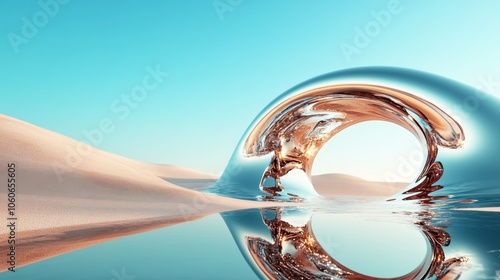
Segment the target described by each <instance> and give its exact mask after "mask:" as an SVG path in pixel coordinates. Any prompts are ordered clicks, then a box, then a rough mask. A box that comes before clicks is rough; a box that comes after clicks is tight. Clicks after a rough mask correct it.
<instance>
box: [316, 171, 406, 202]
mask: <svg viewBox="0 0 500 280" xmlns="http://www.w3.org/2000/svg"><path fill="white" fill-rule="evenodd" d="M312 182H313V185H314V187H315V188H316V191H317V192H318V193H320V194H322V195H325V196H335V197H343V196H381V197H387V196H391V195H394V194H396V193H398V192H400V191H401V190H402V189H404V188H405V187H406V186H407V185H408V183H399V182H372V181H366V180H363V179H361V178H358V177H354V176H350V175H346V174H335V173H331V174H322V175H314V176H312Z"/></svg>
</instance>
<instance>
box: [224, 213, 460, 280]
mask: <svg viewBox="0 0 500 280" xmlns="http://www.w3.org/2000/svg"><path fill="white" fill-rule="evenodd" d="M283 211H285V212H287V217H286V218H284V217H283V215H282V213H283ZM359 214H365V215H366V213H358V214H357V215H359ZM304 215H305V216H304ZM310 215H311V214H309V218H308V217H307V216H308V215H307V209H284V208H273V209H262V210H258V209H252V210H247V211H237V212H233V213H225V214H222V216H223V217H224V220H225V221H226V223H227V225H228V227H229V228H230V230H231V233H232V234H233V237H234V239H235V241H236V243H237V244H238V247H239V248H240V250H241V251H242V253H243V255H244V256H245V257H246V259H247V261H248V262H249V264H250V265H251V266H252V268H253V269H254V271H255V272H256V273H257V275H259V276H260V277H261V278H262V279H266V278H269V279H381V278H384V279H386V278H387V279H424V278H425V279H432V278H433V277H436V278H438V279H443V278H444V277H447V276H450V275H454V277H456V276H459V275H460V274H461V271H460V270H459V269H458V268H459V267H460V264H461V263H463V262H465V261H466V260H467V259H466V258H465V257H454V258H449V259H445V256H444V251H443V249H442V246H447V245H449V242H450V236H449V234H448V233H447V232H446V231H444V230H443V229H442V228H440V227H434V226H430V225H428V224H426V223H425V222H421V223H420V224H419V225H418V226H415V227H413V228H412V227H408V226H406V227H405V225H401V224H399V223H394V224H390V223H379V224H378V225H379V226H380V225H385V226H386V227H387V228H385V229H381V231H380V233H382V234H388V235H394V237H395V238H397V239H398V238H399V239H400V240H405V242H404V243H403V246H404V247H399V246H400V245H401V244H399V245H398V244H397V243H398V240H397V239H394V240H393V241H392V242H393V244H387V245H386V247H387V248H380V250H379V251H377V252H375V253H376V254H378V255H384V253H385V252H386V251H388V250H389V251H390V250H391V248H390V247H397V248H396V249H397V250H396V251H399V252H400V253H407V254H408V255H406V256H405V255H403V256H401V257H398V256H397V255H393V256H390V255H389V256H386V258H385V259H384V260H383V262H386V263H387V265H386V266H384V267H381V265H380V264H378V265H377V266H378V267H375V269H372V270H374V271H375V273H378V274H381V275H367V274H363V273H360V272H359V271H355V270H353V269H352V268H350V267H348V266H346V265H345V264H343V263H342V262H340V261H338V259H337V257H338V256H337V255H336V252H335V248H333V249H334V250H331V249H332V248H325V247H323V246H322V244H320V242H319V240H320V239H321V238H317V237H316V235H315V232H314V228H315V226H314V225H313V224H312V223H311V220H313V219H314V215H313V219H311V217H310ZM323 215H324V217H322V219H321V221H322V222H323V224H322V225H319V227H320V228H321V227H324V222H328V221H329V222H331V223H330V224H328V228H329V229H330V230H331V231H335V230H336V228H337V227H338V226H339V225H338V224H337V223H335V220H336V216H338V215H341V214H339V213H337V214H332V213H330V214H324V213H323ZM374 217H375V216H374ZM378 218H380V216H379V217H378ZM389 218H390V217H389ZM364 222H365V223H368V224H370V223H373V222H370V221H367V220H366V221H364ZM346 225H347V227H348V229H347V230H346V229H342V230H341V231H346V232H347V233H348V234H350V235H352V237H354V238H360V237H361V236H363V234H364V233H363V232H359V229H360V228H366V227H367V225H366V224H363V225H361V226H360V225H355V224H353V225H349V224H346ZM344 226H345V225H344ZM375 226H377V223H375ZM349 228H350V230H349ZM411 229H413V230H414V232H415V231H417V230H419V232H421V235H420V236H419V235H417V236H415V234H414V233H413V234H412V232H411ZM395 230H399V232H394V231H395ZM409 230H410V231H409ZM408 232H409V233H408ZM399 233H401V234H406V235H405V236H398V235H399ZM327 236H328V235H327ZM422 236H423V237H425V238H422ZM418 237H420V239H419V238H418ZM340 239H342V238H340ZM377 239H382V236H380V235H379V236H376V235H375V236H373V240H371V241H373V242H380V240H377ZM323 240H324V236H323ZM363 241H365V240H357V242H358V243H359V244H363ZM416 241H417V244H413V243H415V242H416ZM328 243H335V240H328ZM328 243H327V244H326V245H329V244H328ZM361 246H363V247H368V248H369V247H370V244H368V246H366V244H365V245H357V246H356V245H354V246H353V247H351V248H350V250H351V251H353V252H356V251H358V254H359V252H362V251H363V248H359V247H361ZM419 246H420V247H423V248H425V250H424V254H420V255H419V254H417V253H416V252H415V251H419V250H420V251H422V250H421V249H422V248H419ZM330 247H331V246H330ZM356 247H358V248H356ZM412 247H413V248H412ZM360 249H361V251H360ZM392 249H394V248H392ZM364 251H366V250H364ZM370 253H374V252H364V253H363V254H370ZM344 254H346V253H344ZM347 256H348V257H347V259H348V258H349V257H350V258H353V257H354V259H356V258H359V259H362V258H363V256H358V257H357V256H356V255H354V256H352V255H351V256H349V252H347ZM379 257H380V256H379ZM419 257H421V258H420V259H419ZM344 258H345V257H344ZM391 258H392V260H391ZM397 258H404V259H406V262H412V261H413V263H415V267H411V268H410V269H409V270H408V271H405V272H404V273H402V274H400V275H397V272H398V271H400V269H399V267H395V266H394V263H395V262H396V259H397ZM412 258H413V259H412ZM415 258H416V261H415ZM379 261H380V260H377V259H372V260H369V262H372V263H377V262H379ZM361 269H362V270H363V268H361ZM391 270H393V271H391ZM394 272H396V275H394V274H395V273H394ZM384 275H391V277H384Z"/></svg>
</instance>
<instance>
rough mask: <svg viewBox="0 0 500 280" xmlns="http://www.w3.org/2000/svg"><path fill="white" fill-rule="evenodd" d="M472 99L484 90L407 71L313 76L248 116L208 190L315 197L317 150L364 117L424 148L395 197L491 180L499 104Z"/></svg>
mask: <svg viewBox="0 0 500 280" xmlns="http://www.w3.org/2000/svg"><path fill="white" fill-rule="evenodd" d="M477 96H481V98H482V99H481V100H483V99H484V97H485V96H486V97H487V96H488V94H487V93H484V92H481V91H478V90H477V89H473V88H471V87H468V86H466V85H463V84H460V83H457V82H455V81H452V80H449V79H446V78H443V77H439V76H436V75H433V74H429V73H425V72H420V71H416V70H410V69H402V68H392V67H365V68H355V69H348V70H342V71H337V72H333V73H329V74H326V75H323V76H319V77H317V78H314V79H311V80H309V81H306V82H304V83H302V84H299V85H298V86H296V87H294V88H292V89H290V90H289V91H287V92H285V93H283V94H282V95H280V96H279V97H278V98H276V99H275V100H274V101H273V102H271V103H270V104H269V105H268V106H267V107H266V108H265V109H264V110H263V111H262V112H261V113H260V114H259V115H258V116H257V117H256V119H255V120H254V121H253V123H252V124H251V125H250V126H249V128H248V129H247V131H246V132H245V134H244V135H243V137H242V139H241V140H240V143H239V144H238V145H237V147H236V150H235V152H234V153H233V156H232V157H231V159H230V161H229V163H228V165H227V167H226V169H225V171H224V173H223V175H222V176H221V178H220V180H219V181H218V182H217V183H216V184H215V185H214V186H213V187H212V188H211V189H210V191H211V192H215V193H218V194H222V195H227V196H231V197H237V198H245V199H253V200H254V199H258V200H262V199H264V200H283V201H302V200H303V199H305V198H308V197H315V196H318V194H317V193H316V191H315V189H314V187H313V185H312V183H311V179H310V175H311V167H312V165H313V162H314V159H315V156H316V155H317V153H318V151H319V150H320V149H321V147H322V146H323V145H324V144H325V143H326V142H327V141H328V140H330V139H331V138H332V137H335V135H336V134H337V133H339V132H340V131H342V130H343V129H345V128H347V127H349V126H351V125H355V124H357V123H360V122H364V121H371V120H380V121H388V122H392V123H395V124H397V125H400V126H402V127H403V128H405V129H407V130H409V131H410V132H411V133H412V134H413V135H414V136H415V137H416V138H417V139H418V140H419V141H420V143H421V144H422V147H423V148H424V151H426V160H425V164H424V165H423V166H422V168H421V171H420V173H419V175H418V176H417V177H416V178H415V180H414V181H413V182H412V183H411V184H409V186H408V188H406V189H405V190H403V191H402V192H401V193H400V194H399V196H395V197H396V198H402V199H422V198H425V197H429V194H430V193H431V192H434V191H438V190H440V189H441V186H443V185H446V184H455V183H459V182H469V181H470V180H471V178H478V177H479V178H481V179H485V180H487V179H492V178H498V174H497V173H498V172H496V171H495V170H494V167H493V165H492V163H495V162H498V161H499V159H498V158H496V157H495V156H494V155H498V154H500V153H499V146H498V145H493V142H494V141H496V140H495V139H498V138H499V136H500V135H499V134H500V133H499V130H498V129H497V128H496V122H495V121H498V120H500V111H499V110H498V108H499V106H500V102H499V101H498V99H497V98H495V97H488V98H489V100H488V102H481V103H479V105H478V106H471V104H469V103H471V100H474V99H472V97H477ZM450 112H451V113H450ZM452 115H453V117H452ZM457 119H460V120H461V121H460V123H459V122H458V121H457ZM466 136H467V141H466V140H465V139H466ZM367 139H369V135H367ZM368 141H369V140H368ZM464 144H465V147H464V149H458V148H460V147H462V146H463V145H464ZM447 150H452V152H448V151H447ZM472 162H473V164H472ZM292 171H293V172H292ZM432 184H434V186H431V185H432ZM392 199H395V198H392Z"/></svg>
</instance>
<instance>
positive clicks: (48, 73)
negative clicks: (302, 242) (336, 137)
mask: <svg viewBox="0 0 500 280" xmlns="http://www.w3.org/2000/svg"><path fill="white" fill-rule="evenodd" d="M55 1H56V0H52V1H49V0H41V1H16V0H6V1H1V2H0V34H1V36H2V37H1V39H0V66H1V67H0V96H1V101H0V113H2V114H6V115H9V116H13V117H16V118H19V119H22V120H24V121H27V122H30V123H33V124H36V125H38V126H41V127H44V128H47V129H50V130H53V131H56V132H59V133H62V134H64V135H67V136H69V137H72V138H75V139H78V140H85V135H84V131H91V130H92V129H96V128H98V127H99V122H101V120H103V119H109V120H110V121H111V122H112V125H113V128H114V129H113V131H112V132H110V133H106V134H104V138H103V139H102V141H100V142H99V143H98V145H97V146H98V148H100V149H103V150H107V151H110V152H113V153H117V154H120V155H123V156H126V157H131V158H134V159H138V160H143V161H148V162H156V163H169V164H177V165H182V166H188V167H191V168H195V169H199V170H203V171H206V172H209V173H219V172H220V171H222V170H223V169H224V167H225V164H226V163H227V160H228V159H229V157H230V155H231V153H232V152H233V148H234V147H235V146H236V143H237V142H238V141H239V138H240V136H241V135H242V133H243V132H244V130H245V129H246V127H247V125H248V124H249V123H250V122H251V120H252V119H253V118H254V117H255V116H256V115H257V113H258V112H259V111H260V110H261V109H262V108H263V107H264V106H265V105H266V104H267V103H269V102H270V101H271V100H272V99H273V98H274V97H276V96H277V95H278V94H280V93H282V92H283V91H285V90H287V89H288V88H290V87H292V86H294V85H296V84H297V83H300V82H302V81H304V80H307V79H309V78H311V77H314V76H317V75H320V74H323V73H325V72H330V71H334V70H338V69H343V68H348V67H355V66H365V65H391V66H402V67H407V68H415V69H420V70H425V71H430V72H433V73H437V74H440V75H444V76H447V77H450V78H454V79H457V80H460V81H462V82H465V83H469V84H471V85H476V84H478V83H479V82H480V77H487V76H493V77H496V79H497V80H500V52H499V49H500V36H499V35H498V32H499V30H500V17H498V11H500V1H473V0H470V1H411V0H401V1H399V4H398V3H397V2H398V1H396V2H394V1H389V0H384V1H314V4H313V3H312V1H288V0H287V1H284V0H281V1H278V0H277V1H249V0H241V1H237V0H232V1H230V0H218V1H213V0H207V1H205V0H199V1H194V0H177V1H96V0H89V1H76V0H73V1H67V0H66V1H62V0H61V1H60V2H61V3H59V2H55ZM63 2H67V3H63ZM44 3H45V4H44ZM54 3H57V4H54ZM459 3H460V4H459ZM382 10H384V11H383V12H381V11H382ZM388 14H389V15H390V19H389V18H388V17H387V15H388ZM377 19H378V23H376V24H374V22H377ZM377 26H378V27H377ZM357 28H359V29H360V30H362V31H363V32H364V33H367V32H371V35H366V36H367V38H368V39H367V38H365V40H364V41H363V40H361V39H360V38H358V40H357V41H356V40H355V36H356V35H357V32H358V31H357ZM367 30H368V31H367ZM358 37H359V36H358ZM351 47H352V48H351ZM353 48H356V49H355V51H353V50H354V49H353ZM346 50H350V51H351V54H349V51H346ZM148 67H149V70H147V69H148ZM157 68H158V69H157ZM151 71H160V72H162V73H163V72H165V73H167V72H168V76H166V75H165V76H159V77H158V76H157V77H156V78H157V79H156V80H155V79H154V77H152V78H151V77H150V78H148V77H149V76H150V75H151V74H150V72H151ZM161 75H163V74H161ZM144 79H146V80H147V81H146V85H147V86H148V88H149V89H147V90H146V91H145V92H141V91H140V87H141V86H142V88H144V86H143V83H144V81H143V80H144ZM138 86H139V87H138ZM133 93H134V94H140V95H136V96H139V97H140V98H139V99H140V101H137V100H135V101H134V100H133V99H132V100H128V101H125V100H126V99H123V98H127V97H128V98H130V97H131V96H132V94H133ZM387 129H389V130H388V131H391V130H390V128H387ZM357 133H358V134H356V135H357V137H359V136H360V135H361V132H357ZM365 133H366V131H365ZM365 135H366V134H365ZM348 152H351V153H352V151H349V149H345V151H344V152H343V153H348ZM341 153H342V152H341ZM388 162H389V161H388ZM358 164H359V163H358ZM354 165H356V163H353V166H354ZM340 166H341V165H338V167H339V168H340ZM346 168H347V169H348V167H346ZM336 170H337V169H336ZM378 173H379V172H374V173H373V176H371V177H370V176H368V177H370V178H371V179H383V178H378V177H377V176H376V174H378Z"/></svg>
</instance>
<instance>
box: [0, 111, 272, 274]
mask: <svg viewBox="0 0 500 280" xmlns="http://www.w3.org/2000/svg"><path fill="white" fill-rule="evenodd" d="M0 147H1V148H0V168H2V169H3V170H2V171H1V172H0V182H7V164H8V163H14V164H15V169H16V170H15V173H16V210H15V217H16V218H17V221H16V238H17V244H18V247H17V252H22V253H19V254H20V255H19V256H18V258H17V261H18V262H17V265H18V266H20V265H21V266H22V265H25V264H29V263H32V262H34V261H38V260H41V259H45V258H47V257H51V256H54V255H58V254H61V253H64V252H68V251H72V250H76V249H78V248H82V247H85V246H88V245H90V244H95V243H98V242H102V241H105V240H109V239H110V238H117V237H119V236H124V235H128V234H132V233H136V232H140V231H145V230H149V229H152V228H157V227H163V226H166V225H170V224H175V223H179V222H182V221H187V220H193V219H196V218H200V217H203V216H204V215H207V214H211V213H216V212H221V211H228V210H235V209H244V208H252V207H261V206H262V203H259V202H251V201H241V200H236V199H231V198H225V197H218V196H215V195H210V194H204V193H200V192H197V191H193V190H190V189H186V188H182V187H179V186H176V185H174V184H172V183H169V182H167V181H166V180H164V178H170V179H172V178H174V179H175V180H184V181H185V182H186V180H187V182H189V180H195V181H193V182H195V183H196V180H201V181H204V182H206V181H207V180H208V181H210V180H214V178H213V176H210V175H207V174H204V173H201V172H197V171H194V170H190V169H187V168H182V167H177V166H170V165H154V164H149V163H141V162H137V161H134V160H130V159H126V158H123V157H120V156H117V155H114V154H111V153H107V152H104V151H100V150H98V149H96V148H91V147H90V146H85V145H84V144H82V143H80V142H78V141H75V140H73V139H71V138H68V137H65V136H62V135H60V134H57V133H54V132H51V131H48V130H46V129H43V128H40V127H36V126H34V125H31V124H28V123H25V122H22V121H19V120H17V119H14V118H11V117H7V116H3V115H0ZM194 185H196V184H194ZM0 197H1V198H2V199H7V188H6V187H2V188H0ZM2 205H5V204H2ZM6 210H7V209H2V210H1V211H0V212H1V213H2V217H1V218H2V220H3V221H6V220H7V217H6V215H7V211H6ZM141 224H143V225H144V224H145V225H146V226H141V227H138V225H141ZM7 237H8V233H7V231H6V228H5V227H3V229H2V231H1V233H0V239H1V240H7ZM44 240H45V241H47V242H45V241H44ZM33 244H36V247H33V246H32V245H33ZM35 248H36V249H35ZM0 250H1V251H2V252H5V251H6V250H7V243H6V242H2V243H1V245H0ZM2 256H3V257H0V263H1V265H0V271H2V270H5V269H6V261H5V258H6V256H5V254H2Z"/></svg>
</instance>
